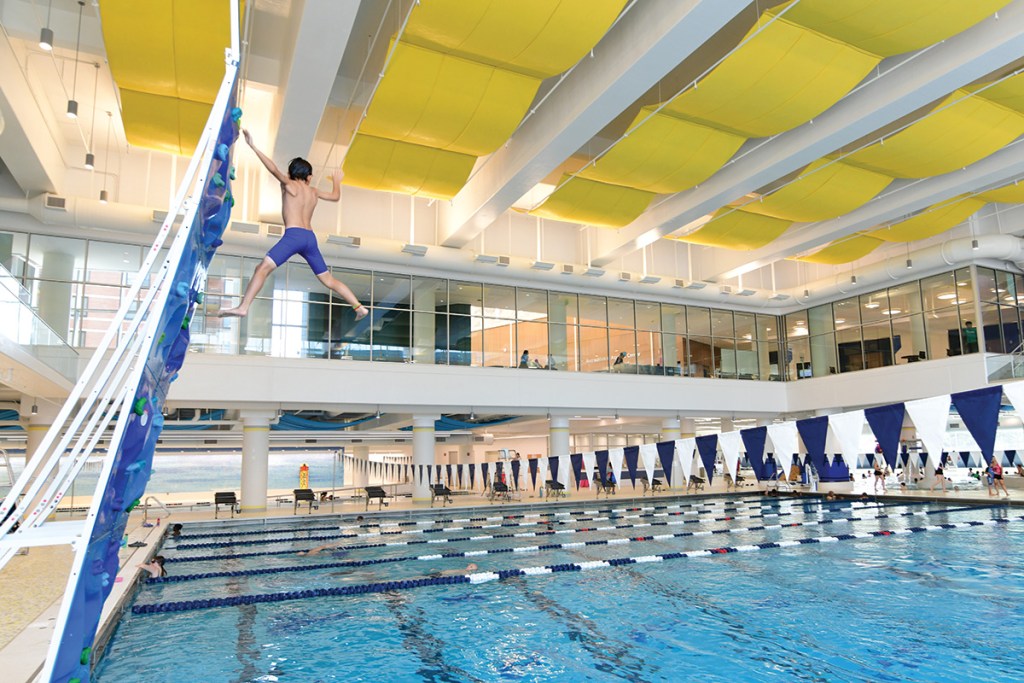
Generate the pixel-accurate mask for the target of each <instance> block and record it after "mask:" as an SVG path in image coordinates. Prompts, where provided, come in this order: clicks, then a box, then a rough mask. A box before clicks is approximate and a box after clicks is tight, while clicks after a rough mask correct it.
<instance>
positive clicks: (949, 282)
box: [921, 273, 969, 311]
mask: <svg viewBox="0 0 1024 683" xmlns="http://www.w3.org/2000/svg"><path fill="white" fill-rule="evenodd" d="M964 289H965V288H964V287H960V286H958V285H957V282H956V278H954V277H953V273H942V274H941V275H933V276H931V277H926V278H925V279H923V280H921V298H922V299H923V301H924V310H926V311H933V310H935V309H937V308H944V307H946V306H956V304H957V299H958V297H959V296H961V295H962V294H964V291H963V290H964ZM968 298H969V297H968Z"/></svg>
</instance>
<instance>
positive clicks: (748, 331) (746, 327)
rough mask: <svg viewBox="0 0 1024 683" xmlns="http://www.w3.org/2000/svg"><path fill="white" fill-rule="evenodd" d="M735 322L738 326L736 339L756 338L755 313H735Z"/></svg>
mask: <svg viewBox="0 0 1024 683" xmlns="http://www.w3.org/2000/svg"><path fill="white" fill-rule="evenodd" d="M733 321H734V323H735V325H736V338H737V339H753V338H754V314H753V313H734V314H733Z"/></svg>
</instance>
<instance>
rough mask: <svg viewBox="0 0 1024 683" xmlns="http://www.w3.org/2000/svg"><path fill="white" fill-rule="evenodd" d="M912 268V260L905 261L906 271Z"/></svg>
mask: <svg viewBox="0 0 1024 683" xmlns="http://www.w3.org/2000/svg"><path fill="white" fill-rule="evenodd" d="M913 268H914V259H909V258H908V259H907V270H912V269H913Z"/></svg>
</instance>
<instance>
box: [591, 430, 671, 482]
mask: <svg viewBox="0 0 1024 683" xmlns="http://www.w3.org/2000/svg"><path fill="white" fill-rule="evenodd" d="M657 445H658V460H660V461H661V470H662V471H663V472H664V473H665V482H666V483H667V484H668V485H669V486H671V485H672V459H673V458H674V457H675V455H676V442H675V441H660V442H658V444H657ZM602 472H603V470H602ZM601 476H602V477H603V476H604V475H603V474H602V475H601Z"/></svg>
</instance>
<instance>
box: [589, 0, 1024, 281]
mask: <svg viewBox="0 0 1024 683" xmlns="http://www.w3.org/2000/svg"><path fill="white" fill-rule="evenodd" d="M1022 54H1024V0H1016V1H1015V2H1013V3H1012V4H1010V5H1007V6H1006V7H1005V8H1003V9H1002V10H1000V12H999V17H998V19H997V18H995V17H992V18H989V19H986V20H984V21H982V22H980V23H979V24H976V25H975V26H973V27H971V28H969V29H967V30H966V31H964V32H962V33H960V34H958V35H956V36H953V37H952V38H949V39H948V40H946V41H944V42H942V43H939V44H936V45H934V46H932V47H930V48H926V49H925V50H922V51H921V52H919V53H917V54H916V55H913V56H912V57H910V58H908V59H905V60H904V61H902V62H901V63H899V64H897V65H896V66H893V67H892V68H889V69H888V70H887V71H883V72H882V74H881V76H878V77H876V78H874V79H873V80H871V81H870V82H867V83H866V84H864V85H863V86H861V87H860V88H859V89H858V90H857V91H856V92H854V93H852V94H850V95H848V96H847V97H845V98H844V99H842V100H840V101H839V102H838V103H836V104H835V105H834V106H833V107H832V108H831V109H829V110H828V111H826V112H824V113H823V114H821V115H819V116H817V117H815V118H814V119H813V120H812V121H811V122H809V123H805V124H804V125H802V126H799V127H798V128H794V129H793V130H790V131H787V132H785V133H782V134H780V135H778V136H776V137H775V138H773V139H770V140H767V141H765V142H764V143H763V144H762V145H760V146H759V147H757V148H755V149H753V150H752V151H750V152H749V153H748V154H746V155H745V156H744V157H743V159H742V161H739V162H735V163H734V162H729V163H728V164H726V166H725V167H724V168H722V169H721V170H720V171H719V172H718V173H716V174H715V175H714V176H712V177H711V178H710V179H709V180H707V181H706V182H704V183H702V184H701V185H699V186H697V187H695V188H693V189H691V190H687V191H686V192H682V193H679V194H676V195H672V196H670V197H668V198H665V199H664V200H663V201H661V202H660V203H658V204H656V205H655V206H654V207H653V208H651V209H648V210H647V212H645V213H644V214H643V215H642V216H640V217H639V218H638V219H636V220H635V221H633V222H632V223H631V224H630V225H627V226H626V227H624V228H622V229H621V230H616V231H610V230H609V231H605V230H602V231H599V232H598V235H597V243H598V249H597V250H596V251H597V254H598V255H597V257H596V258H594V259H592V261H591V263H592V264H593V265H595V266H598V267H604V266H608V265H611V264H613V263H614V262H615V261H616V260H617V259H619V258H621V257H623V256H626V255H628V254H630V253H632V252H634V251H636V250H638V249H642V248H643V247H645V246H647V245H649V244H651V243H653V242H655V241H656V240H658V239H659V238H661V237H664V236H666V235H669V234H671V233H673V232H675V231H676V230H678V229H679V228H680V227H682V226H684V225H687V224H688V223H691V222H693V221H695V220H697V219H699V218H701V217H703V216H706V215H707V214H710V213H712V212H714V211H716V210H717V209H719V208H720V207H722V206H725V205H727V204H728V203H729V202H731V201H734V200H735V199H737V198H738V197H742V196H743V195H745V194H747V193H750V192H753V191H755V190H757V189H758V188H760V187H763V186H764V185H766V184H768V183H770V182H772V181H774V180H777V179H778V178H781V177H782V176H785V175H787V174H789V173H792V172H794V171H797V170H799V169H801V168H803V167H804V166H806V165H807V164H809V163H811V162H812V161H814V160H816V159H819V158H821V157H822V156H825V155H826V154H829V153H831V152H834V151H835V150H837V149H839V148H841V147H843V146H844V145H847V144H850V143H852V142H854V141H855V140H858V139H860V138H863V137H864V136H866V135H870V134H871V133H872V132H874V131H876V130H878V129H879V128H882V127H883V126H885V125H887V124H889V123H891V122H893V121H895V120H897V119H899V118H901V117H903V116H906V115H908V114H910V113H912V112H914V111H915V110H917V109H920V108H921V107H924V106H927V105H928V104H930V103H932V102H934V101H936V100H938V99H940V98H942V97H944V96H945V95H948V94H949V93H950V92H952V91H954V90H956V89H957V88H959V87H962V86H964V85H967V84H969V83H971V82H972V81H975V80H977V79H979V78H981V77H983V76H985V75H987V74H989V73H992V72H993V71H995V70H997V69H999V68H1000V67H1002V66H1004V65H1006V64H1009V63H1011V62H1013V61H1014V60H1017V59H1019V58H1020V56H1021V55H1022Z"/></svg>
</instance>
